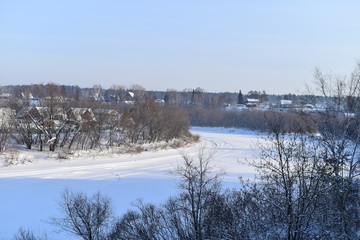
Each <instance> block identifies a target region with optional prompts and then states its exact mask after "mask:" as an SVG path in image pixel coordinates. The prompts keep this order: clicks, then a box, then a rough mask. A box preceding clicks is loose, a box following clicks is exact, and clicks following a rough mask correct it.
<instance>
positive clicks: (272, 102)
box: [0, 83, 329, 157]
mask: <svg viewBox="0 0 360 240" xmlns="http://www.w3.org/2000/svg"><path fill="white" fill-rule="evenodd" d="M0 92H1V93H2V94H1V95H0V104H1V108H0V117H1V121H0V151H1V152H3V151H5V150H6V149H7V148H8V149H14V148H13V147H12V145H13V144H14V140H15V143H17V144H23V145H24V146H26V147H27V148H28V149H31V148H37V149H39V150H40V151H43V150H45V147H46V149H48V150H49V151H55V149H58V150H61V151H62V153H63V154H64V155H63V157H66V156H65V155H66V154H68V153H70V152H71V151H72V150H86V149H97V148H109V147H114V146H115V147H116V146H120V145H121V146H124V145H126V144H128V145H129V144H137V143H140V144H141V143H151V142H159V141H165V142H169V141H170V140H172V139H179V138H182V139H185V140H186V141H192V140H191V137H190V134H189V132H188V127H189V125H192V126H216V127H237V128H247V129H251V130H259V131H269V130H270V128H269V124H268V122H269V121H270V120H271V118H273V117H274V116H276V115H281V116H282V117H284V118H286V119H287V121H286V122H287V126H286V127H287V128H288V129H292V130H293V129H294V127H293V126H298V125H303V126H305V123H304V122H303V119H302V118H299V117H298V113H299V112H300V113H302V114H303V115H311V116H312V121H313V122H314V124H315V123H316V122H318V121H317V120H318V113H320V112H322V111H324V110H326V109H328V108H329V106H328V105H326V101H325V98H324V97H320V96H315V95H306V96H305V95H302V96H296V95H294V94H286V95H283V96H276V95H268V94H266V92H265V91H262V92H260V91H250V92H249V93H247V94H245V95H243V94H242V92H241V91H239V92H238V93H207V92H205V91H204V90H203V89H200V88H197V89H193V90H189V89H188V90H184V91H176V90H168V91H166V92H161V91H146V90H145V89H144V88H143V87H141V86H139V85H134V86H131V87H130V88H129V89H126V88H125V87H122V86H119V85H114V86H113V87H111V88H110V89H103V88H102V87H101V86H100V85H95V86H94V87H93V88H80V87H77V86H64V85H57V84H54V83H48V84H34V85H26V86H1V87H0ZM307 119H310V117H309V116H307ZM307 125H308V126H311V125H309V124H307ZM308 131H315V128H313V129H308ZM9 144H10V145H9ZM174 145H181V143H180V142H177V143H174Z"/></svg>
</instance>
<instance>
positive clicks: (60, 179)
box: [0, 127, 259, 240]
mask: <svg viewBox="0 0 360 240" xmlns="http://www.w3.org/2000/svg"><path fill="white" fill-rule="evenodd" d="M192 132H193V133H194V134H199V135H200V138H201V141H200V143H199V144H206V146H207V147H208V148H215V149H216V155H215V158H214V164H215V165H216V166H217V167H219V168H222V169H224V170H225V172H226V175H225V177H224V186H225V187H231V188H236V187H238V186H239V183H238V177H239V176H243V177H245V178H251V177H252V176H253V174H254V169H253V168H252V167H250V166H247V165H246V164H240V163H239V161H244V160H245V159H252V158H254V154H253V153H254V152H253V150H252V148H251V147H252V146H254V144H255V143H256V142H257V141H258V138H259V136H258V134H257V133H256V132H251V131H246V130H241V129H222V128H199V127H194V128H192ZM199 144H194V145H192V146H191V147H186V148H182V149H168V150H159V151H156V152H154V151H147V152H143V153H140V154H133V155H131V154H124V155H116V154H106V155H102V156H98V157H91V156H90V157H89V156H87V157H81V156H80V157H78V158H75V159H69V160H63V161H59V160H57V159H56V157H54V156H51V155H49V153H48V152H38V151H36V150H32V151H28V152H25V153H22V154H26V155H27V156H28V157H30V158H33V159H36V162H34V163H29V164H26V165H17V166H11V167H3V166H2V162H1V163H0V199H1V200H0V239H1V240H2V239H11V237H12V236H13V234H14V233H16V232H17V230H18V229H19V227H23V228H25V229H31V230H32V231H33V232H34V233H35V234H36V235H41V234H42V233H45V232H46V233H47V235H48V237H49V239H66V238H68V239H71V237H70V236H69V235H64V233H57V232H55V227H54V226H53V225H51V224H50V219H51V217H54V216H58V215H59V210H58V208H57V201H58V199H59V198H60V195H61V193H62V191H63V190H64V189H65V188H69V189H71V190H73V191H83V192H85V193H94V192H96V191H100V192H101V193H103V194H105V195H107V196H109V197H110V198H111V199H112V203H113V207H114V212H115V213H116V215H118V216H119V215H120V214H121V213H123V212H125V211H126V210H127V209H129V208H131V207H132V205H131V203H132V202H135V201H136V200H137V199H139V198H140V199H143V200H144V201H145V202H163V201H165V200H166V199H167V197H168V196H170V195H173V194H175V193H176V192H177V189H176V178H175V177H174V176H172V175H171V174H170V173H169V172H170V171H171V170H172V169H174V167H175V166H176V165H177V164H179V163H181V161H182V158H181V156H180V153H179V151H184V152H186V153H188V154H190V155H194V156H195V155H196V154H197V150H198V148H199ZM1 159H3V158H1ZM1 161H3V160H1Z"/></svg>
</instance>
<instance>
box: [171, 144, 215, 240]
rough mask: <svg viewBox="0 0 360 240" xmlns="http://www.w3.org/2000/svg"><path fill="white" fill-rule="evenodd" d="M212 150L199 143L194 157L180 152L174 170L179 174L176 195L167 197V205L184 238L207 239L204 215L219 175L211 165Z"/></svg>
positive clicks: (210, 202) (209, 205)
mask: <svg viewBox="0 0 360 240" xmlns="http://www.w3.org/2000/svg"><path fill="white" fill-rule="evenodd" d="M214 154H215V151H212V150H209V149H207V148H206V146H201V147H200V149H199V151H198V154H197V157H196V158H193V157H191V156H190V155H189V154H186V153H182V158H183V163H182V164H180V165H179V166H178V167H177V168H176V170H175V171H174V174H176V175H177V176H179V177H180V182H179V189H180V195H179V196H178V197H177V198H173V199H172V200H170V202H169V203H168V209H171V212H172V217H171V218H172V222H173V223H176V226H175V229H176V231H177V232H178V233H181V234H185V236H186V237H187V238H188V239H196V240H202V239H207V236H206V234H205V229H206V228H205V218H206V216H207V213H208V211H209V209H210V207H211V204H212V200H213V195H214V194H218V193H219V192H220V180H221V175H222V171H221V170H219V169H215V168H214V166H213V165H212V159H213V156H214ZM185 236H184V237H185Z"/></svg>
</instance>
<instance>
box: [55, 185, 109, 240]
mask: <svg viewBox="0 0 360 240" xmlns="http://www.w3.org/2000/svg"><path fill="white" fill-rule="evenodd" d="M59 206H60V210H61V211H62V217H60V218H54V219H53V223H54V224H55V225H57V226H58V227H59V228H60V229H61V230H63V231H65V232H68V233H71V234H73V235H76V236H78V237H80V238H82V239H84V240H99V239H104V238H105V235H106V230H107V229H108V227H109V226H108V224H109V220H110V218H111V215H112V210H111V204H110V200H109V199H108V198H107V197H104V196H103V195H101V194H100V193H95V194H94V195H92V196H87V195H85V194H83V193H73V192H71V191H70V190H65V191H64V193H63V195H62V199H61V201H60V203H59Z"/></svg>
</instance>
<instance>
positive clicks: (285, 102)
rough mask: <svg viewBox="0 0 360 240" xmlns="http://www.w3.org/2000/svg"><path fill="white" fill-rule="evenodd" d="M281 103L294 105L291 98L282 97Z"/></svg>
mask: <svg viewBox="0 0 360 240" xmlns="http://www.w3.org/2000/svg"><path fill="white" fill-rule="evenodd" d="M280 104H281V105H292V101H291V100H285V99H281V100H280Z"/></svg>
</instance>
